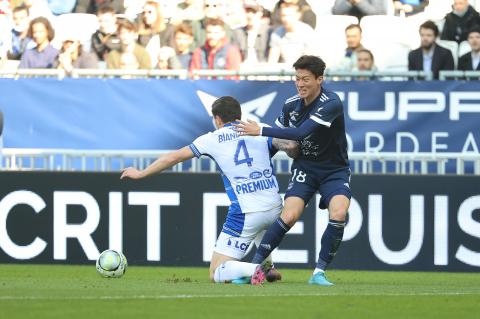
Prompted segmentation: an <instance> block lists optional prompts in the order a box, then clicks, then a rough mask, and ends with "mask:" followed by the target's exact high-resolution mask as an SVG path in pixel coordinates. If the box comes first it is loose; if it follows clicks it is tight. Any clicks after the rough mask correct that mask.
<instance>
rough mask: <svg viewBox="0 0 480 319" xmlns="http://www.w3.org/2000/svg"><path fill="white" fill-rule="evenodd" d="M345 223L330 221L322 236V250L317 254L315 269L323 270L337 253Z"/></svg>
mask: <svg viewBox="0 0 480 319" xmlns="http://www.w3.org/2000/svg"><path fill="white" fill-rule="evenodd" d="M344 229H345V222H342V221H337V220H333V219H330V220H329V221H328V226H327V229H325V232H324V233H323V236H322V248H321V249H320V253H319V254H318V261H317V268H318V269H322V270H325V268H327V266H328V264H330V263H331V262H332V260H333V257H335V254H336V253H337V250H338V247H339V246H340V243H341V242H342V238H343V230H344Z"/></svg>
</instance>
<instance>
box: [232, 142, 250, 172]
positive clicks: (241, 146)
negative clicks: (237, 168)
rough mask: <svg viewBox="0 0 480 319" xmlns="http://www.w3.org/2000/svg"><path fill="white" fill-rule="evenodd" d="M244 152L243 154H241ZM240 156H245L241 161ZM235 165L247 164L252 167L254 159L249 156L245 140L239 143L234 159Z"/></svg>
mask: <svg viewBox="0 0 480 319" xmlns="http://www.w3.org/2000/svg"><path fill="white" fill-rule="evenodd" d="M240 152H242V154H240ZM240 155H242V156H243V159H239V157H240ZM233 161H234V162H235V165H240V164H245V163H247V165H248V166H252V162H253V158H252V157H250V156H249V155H248V150H247V144H245V140H240V141H238V144H237V150H236V151H235V156H234V157H233Z"/></svg>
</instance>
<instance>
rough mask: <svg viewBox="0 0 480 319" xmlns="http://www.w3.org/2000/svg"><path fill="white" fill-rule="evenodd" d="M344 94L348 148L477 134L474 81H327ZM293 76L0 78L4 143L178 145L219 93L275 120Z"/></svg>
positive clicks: (449, 141)
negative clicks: (269, 78) (251, 78)
mask: <svg viewBox="0 0 480 319" xmlns="http://www.w3.org/2000/svg"><path fill="white" fill-rule="evenodd" d="M325 86H326V87H328V88H329V89H332V90H334V91H336V92H337V93H338V94H339V95H340V97H341V98H342V100H343V101H344V110H345V118H346V125H347V133H348V142H349V151H354V152H362V151H373V152H375V151H379V152H394V151H398V152H468V153H475V154H478V145H479V143H480V129H479V127H480V126H479V123H480V90H479V89H480V85H479V84H478V82H476V81H472V82H464V81H431V82H421V81H407V82H382V81H350V82H326V83H325ZM295 94H296V89H295V86H294V83H293V82H284V83H281V82H262V81H221V80H200V81H190V80H157V79H137V80H125V79H69V78H67V79H63V80H57V79H49V78H38V79H16V80H14V79H0V109H1V110H2V111H3V112H4V114H5V129H4V146H5V147H20V148H74V149H176V148H179V147H182V146H184V145H186V144H189V143H190V142H191V141H192V140H193V139H195V138H196V137H197V136H198V135H201V134H204V133H206V132H208V131H211V130H212V129H213V125H212V120H211V117H210V115H209V113H208V109H209V108H210V106H211V103H212V102H213V101H214V100H215V98H216V97H219V96H222V95H231V96H234V97H236V98H237V99H238V100H239V101H240V102H241V104H242V110H243V113H244V117H245V118H251V119H255V120H259V121H262V122H264V123H267V124H273V122H274V120H275V118H276V117H277V116H278V114H279V112H280V110H281V108H282V105H283V102H284V101H285V100H286V99H287V98H289V97H290V96H292V95H295Z"/></svg>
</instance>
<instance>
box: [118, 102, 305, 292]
mask: <svg viewBox="0 0 480 319" xmlns="http://www.w3.org/2000/svg"><path fill="white" fill-rule="evenodd" d="M212 114H213V118H214V121H215V125H216V127H217V130H215V131H214V132H210V133H207V134H204V135H202V136H200V137H198V138H197V139H196V140H195V141H193V142H192V143H191V144H190V145H188V146H185V147H183V148H181V149H179V150H177V151H174V152H171V153H168V154H165V155H164V156H162V157H160V158H159V159H157V160H156V161H155V162H153V163H152V164H151V165H150V166H148V167H147V168H145V169H144V170H141V171H140V170H137V169H136V168H133V167H129V168H127V169H125V170H124V171H123V173H122V175H121V177H120V178H132V179H140V178H144V177H146V176H149V175H152V174H155V173H160V172H162V171H163V170H165V169H167V168H170V167H172V166H174V165H176V164H177V163H180V162H183V161H186V160H188V159H191V158H193V157H194V156H195V157H200V156H202V155H207V156H209V157H211V158H213V159H214V160H215V161H216V163H217V165H218V166H219V168H220V170H221V173H222V178H223V183H224V186H225V191H226V192H227V195H228V197H229V199H230V201H231V205H230V207H229V210H228V214H227V218H226V221H225V223H224V224H223V228H222V231H221V233H220V235H219V236H218V239H217V242H216V244H215V248H214V252H213V255H212V260H211V262H210V279H211V280H212V281H215V282H232V281H233V282H243V281H245V278H248V280H249V281H250V283H252V284H260V283H262V282H263V281H264V280H265V276H267V280H268V279H269V278H268V276H269V275H270V276H271V278H270V279H280V278H281V277H280V275H279V273H278V271H276V270H275V269H274V268H272V269H271V272H270V273H269V272H268V271H255V270H257V269H258V268H261V269H263V270H265V268H266V267H271V266H270V265H271V264H272V263H271V256H270V257H269V259H267V261H266V262H264V263H262V264H261V265H259V264H251V263H247V262H241V261H240V260H241V259H242V258H243V257H245V255H246V254H247V252H248V248H249V247H250V246H251V245H252V243H253V242H256V243H257V245H258V244H259V243H260V241H261V239H262V237H263V234H264V233H265V230H266V229H267V228H268V227H269V226H270V224H272V223H273V222H274V221H275V220H276V219H277V218H278V217H279V215H280V212H281V209H282V199H281V197H280V194H279V189H278V182H277V179H276V177H275V174H274V172H273V165H272V163H271V157H272V156H273V155H274V154H275V152H276V151H277V150H284V151H286V152H287V154H288V155H289V156H291V157H295V155H296V154H297V153H298V145H297V144H296V142H292V141H286V140H279V139H274V138H271V137H261V138H258V137H250V136H241V135H240V134H239V133H238V132H236V130H235V129H234V126H233V125H232V123H234V122H236V121H237V120H240V119H241V116H242V114H241V108H240V104H239V103H238V101H237V100H236V99H234V98H232V97H229V96H224V97H221V98H219V99H217V100H216V101H215V102H214V103H213V105H212ZM254 274H258V275H255V276H253V275H254ZM258 276H263V278H258ZM272 281H273V280H272Z"/></svg>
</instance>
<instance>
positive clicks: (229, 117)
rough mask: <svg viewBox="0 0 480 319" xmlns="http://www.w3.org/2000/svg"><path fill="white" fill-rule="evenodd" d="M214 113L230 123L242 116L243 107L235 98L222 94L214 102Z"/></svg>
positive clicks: (224, 121)
mask: <svg viewBox="0 0 480 319" xmlns="http://www.w3.org/2000/svg"><path fill="white" fill-rule="evenodd" d="M212 115H213V116H214V117H215V116H218V117H220V119H221V120H222V122H223V123H229V122H233V121H235V120H239V119H241V118H242V109H241V107H240V103H238V101H237V100H236V99H235V98H233V97H231V96H222V97H219V98H218V99H216V100H215V102H213V104H212Z"/></svg>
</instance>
